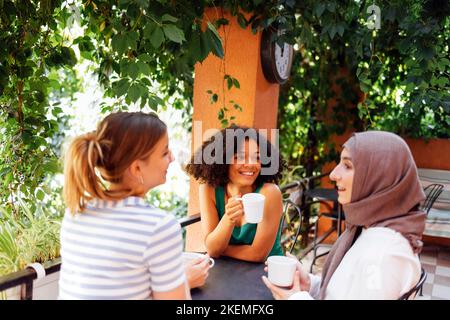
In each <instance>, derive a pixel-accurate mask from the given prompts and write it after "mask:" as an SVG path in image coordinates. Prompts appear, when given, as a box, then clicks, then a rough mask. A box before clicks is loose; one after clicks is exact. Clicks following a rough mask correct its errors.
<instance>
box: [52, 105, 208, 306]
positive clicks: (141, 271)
mask: <svg viewBox="0 0 450 320" xmlns="http://www.w3.org/2000/svg"><path fill="white" fill-rule="evenodd" d="M173 160H174V159H173V155H172V153H171V151H170V149H169V140H168V134H167V127H166V125H165V124H164V122H162V121H161V120H160V119H159V118H158V117H157V116H156V115H154V114H146V113H143V112H130V113H128V112H118V113H113V114H110V115H109V116H107V117H106V118H105V119H104V120H103V121H101V122H100V123H99V124H98V127H97V130H96V131H94V132H90V133H87V134H83V135H81V136H79V137H77V138H75V139H74V140H73V141H72V143H71V145H70V147H69V149H68V151H67V153H66V159H65V168H64V174H65V183H64V198H65V201H66V204H67V213H66V215H65V217H64V220H63V223H62V227H61V259H62V264H61V274H60V280H59V298H60V299H187V298H188V299H189V298H190V294H189V290H188V286H187V285H186V281H187V279H186V274H187V275H188V281H189V282H190V284H191V286H192V284H193V283H195V285H199V284H202V283H203V282H204V280H205V279H206V277H207V275H208V269H209V266H208V260H209V257H206V258H205V259H204V261H196V263H198V264H197V265H196V266H195V268H194V266H193V265H189V267H188V268H187V270H186V271H187V272H185V266H184V264H183V261H182V250H183V239H182V234H181V229H180V225H179V223H178V221H177V220H176V219H175V217H174V216H173V215H171V214H168V213H166V212H164V211H162V210H160V209H157V208H155V207H153V206H151V205H148V204H147V203H145V202H144V199H143V198H144V196H145V195H146V193H147V192H148V191H149V190H150V189H152V188H154V187H156V186H158V185H161V184H163V183H164V182H165V181H166V174H167V169H168V167H169V164H170V163H171V162H172V161H173Z"/></svg>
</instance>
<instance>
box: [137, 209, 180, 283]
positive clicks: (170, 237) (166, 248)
mask: <svg viewBox="0 0 450 320" xmlns="http://www.w3.org/2000/svg"><path fill="white" fill-rule="evenodd" d="M182 252H183V238H182V233H181V227H180V224H179V223H178V221H177V220H176V219H175V217H174V216H173V215H171V214H168V215H166V216H165V217H164V218H162V219H161V220H160V222H159V223H157V225H156V226H155V228H154V229H153V232H152V234H151V236H150V239H149V241H148V243H147V247H146V249H145V251H144V260H145V262H146V263H147V265H148V269H149V273H150V284H151V287H152V290H153V291H156V292H166V291H171V290H173V289H175V288H177V287H179V286H180V285H181V284H183V283H184V282H185V280H186V279H185V278H186V277H185V272H184V266H183V259H182Z"/></svg>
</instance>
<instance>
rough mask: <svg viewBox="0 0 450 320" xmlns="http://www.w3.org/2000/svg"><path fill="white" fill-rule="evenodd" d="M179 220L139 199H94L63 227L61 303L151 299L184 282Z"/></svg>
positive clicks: (67, 220)
mask: <svg viewBox="0 0 450 320" xmlns="http://www.w3.org/2000/svg"><path fill="white" fill-rule="evenodd" d="M182 251H183V239H182V235H181V228H180V224H179V223H178V221H177V220H176V219H175V217H174V216H173V215H171V214H168V213H166V212H164V211H162V210H160V209H157V208H154V207H152V206H150V205H148V204H146V203H145V202H144V200H143V199H142V198H139V197H128V198H125V199H123V200H121V201H104V200H97V199H96V200H93V201H90V202H89V204H88V205H87V207H86V210H85V211H84V212H83V213H77V214H75V215H71V214H70V213H69V212H66V214H65V217H64V219H63V222H62V227H61V260H62V264H61V272H60V279H59V297H58V298H59V299H96V300H100V299H151V294H152V291H156V292H166V291H170V290H173V289H175V288H177V287H178V286H180V285H181V284H183V283H184V282H185V273H184V267H183V261H182V255H181V253H182Z"/></svg>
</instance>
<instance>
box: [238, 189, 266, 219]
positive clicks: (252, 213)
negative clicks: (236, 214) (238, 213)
mask: <svg viewBox="0 0 450 320" xmlns="http://www.w3.org/2000/svg"><path fill="white" fill-rule="evenodd" d="M236 200H241V201H242V204H243V205H244V216H245V221H247V222H248V223H259V222H261V220H262V218H263V214H264V202H265V200H266V197H265V196H263V195H262V194H260V193H246V194H244V195H243V196H242V198H236Z"/></svg>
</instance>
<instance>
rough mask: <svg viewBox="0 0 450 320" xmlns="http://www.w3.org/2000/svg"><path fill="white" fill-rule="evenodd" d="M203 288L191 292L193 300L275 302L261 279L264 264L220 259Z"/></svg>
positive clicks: (225, 258)
mask: <svg viewBox="0 0 450 320" xmlns="http://www.w3.org/2000/svg"><path fill="white" fill-rule="evenodd" d="M214 260H215V265H214V267H213V268H211V269H210V270H209V277H208V278H207V279H206V283H205V285H204V286H203V287H201V288H195V289H192V290H191V296H192V299H193V300H273V297H272V294H271V292H270V290H269V289H268V288H267V287H266V286H265V284H264V282H263V281H262V279H261V276H262V275H266V273H265V272H264V263H253V262H246V261H241V260H236V259H232V258H228V257H220V258H217V259H214Z"/></svg>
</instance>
